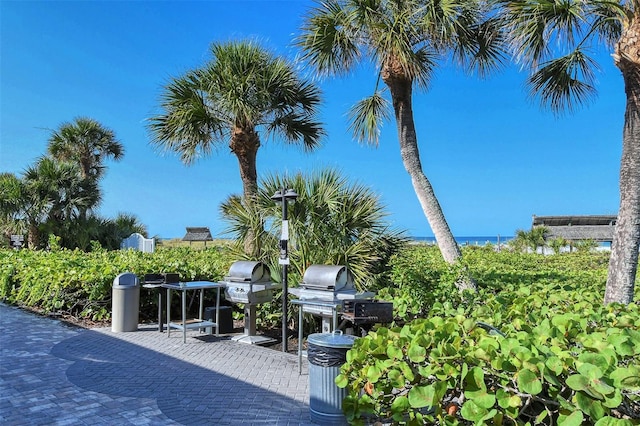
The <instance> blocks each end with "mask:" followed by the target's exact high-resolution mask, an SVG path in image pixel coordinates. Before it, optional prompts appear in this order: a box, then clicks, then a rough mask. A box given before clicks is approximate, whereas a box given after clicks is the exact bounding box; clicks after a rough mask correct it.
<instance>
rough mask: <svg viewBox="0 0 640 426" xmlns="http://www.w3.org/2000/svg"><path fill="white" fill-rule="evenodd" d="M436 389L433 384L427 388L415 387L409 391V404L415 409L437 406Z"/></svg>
mask: <svg viewBox="0 0 640 426" xmlns="http://www.w3.org/2000/svg"><path fill="white" fill-rule="evenodd" d="M435 397H436V387H435V386H434V385H433V384H431V385H427V386H414V387H412V388H411V390H410V391H409V404H410V405H411V407H413V408H423V407H433V406H434V405H436V403H437V401H435Z"/></svg>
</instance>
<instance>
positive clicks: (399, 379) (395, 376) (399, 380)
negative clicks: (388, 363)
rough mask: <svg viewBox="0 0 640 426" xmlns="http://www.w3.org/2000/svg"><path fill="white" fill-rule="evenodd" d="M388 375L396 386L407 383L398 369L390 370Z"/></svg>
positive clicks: (392, 384)
mask: <svg viewBox="0 0 640 426" xmlns="http://www.w3.org/2000/svg"><path fill="white" fill-rule="evenodd" d="M387 377H389V382H390V383H391V386H393V387H394V388H402V387H403V386H404V385H405V379H404V376H403V375H402V373H401V372H400V371H398V370H390V371H389V373H388V374H387Z"/></svg>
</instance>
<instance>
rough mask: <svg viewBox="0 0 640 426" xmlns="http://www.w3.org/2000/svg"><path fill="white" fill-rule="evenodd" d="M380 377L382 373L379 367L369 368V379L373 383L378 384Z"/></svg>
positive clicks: (371, 366) (372, 366)
mask: <svg viewBox="0 0 640 426" xmlns="http://www.w3.org/2000/svg"><path fill="white" fill-rule="evenodd" d="M380 376H382V372H381V371H380V369H379V368H378V367H377V366H375V365H370V366H369V368H367V379H368V380H369V381H370V382H371V383H376V382H377V381H378V380H379V379H380Z"/></svg>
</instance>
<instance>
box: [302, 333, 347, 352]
mask: <svg viewBox="0 0 640 426" xmlns="http://www.w3.org/2000/svg"><path fill="white" fill-rule="evenodd" d="M356 339H357V337H356V336H351V335H348V334H342V331H340V330H337V331H334V332H333V333H315V334H311V335H309V337H308V338H307V342H309V343H310V344H312V345H317V346H324V347H327V348H350V347H351V346H353V342H355V340H356Z"/></svg>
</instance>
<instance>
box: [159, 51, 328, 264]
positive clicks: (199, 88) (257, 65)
mask: <svg viewBox="0 0 640 426" xmlns="http://www.w3.org/2000/svg"><path fill="white" fill-rule="evenodd" d="M211 54H212V57H213V58H212V59H211V61H209V62H208V63H207V64H205V65H204V66H203V67H201V68H197V69H194V70H191V71H188V72H187V73H186V74H184V75H182V76H179V77H176V78H174V79H172V80H171V81H170V82H169V84H168V85H167V86H166V87H165V88H164V92H163V94H162V96H161V107H162V109H163V112H162V113H161V114H159V115H156V116H154V117H152V118H151V119H150V124H149V129H150V131H151V134H152V142H153V143H154V144H156V145H158V146H160V147H162V148H164V149H166V150H170V151H175V152H177V153H179V154H180V157H181V159H182V161H183V162H184V163H185V164H187V165H188V164H192V163H193V162H194V161H195V160H196V158H198V157H200V156H203V155H208V154H210V153H211V151H212V149H213V148H214V147H217V146H220V145H222V144H225V143H228V145H229V149H230V150H231V152H232V153H233V154H234V155H235V156H236V158H237V159H238V163H239V166H240V177H241V179H242V186H243V193H244V194H243V196H244V198H245V200H246V202H247V203H251V202H252V199H253V198H254V197H255V196H256V195H257V185H258V184H257V179H258V176H257V171H256V157H257V154H258V149H259V148H260V145H261V143H262V140H263V139H264V138H266V137H269V136H271V135H273V136H277V137H279V138H280V139H282V140H283V141H284V142H285V143H289V144H301V145H302V147H303V148H304V149H305V150H312V149H314V148H316V147H317V146H318V145H319V142H320V138H321V137H322V136H323V134H324V132H323V129H322V127H321V125H320V123H319V122H317V121H316V118H315V116H316V113H317V107H318V105H319V103H320V92H319V90H318V88H317V87H316V86H315V85H314V84H312V83H310V82H308V81H304V80H303V79H301V78H300V77H298V76H297V75H296V73H295V72H294V67H293V65H292V64H290V63H289V62H287V61H286V60H284V59H282V58H279V57H276V56H274V55H272V54H271V53H269V52H268V51H266V50H265V49H263V48H262V47H260V46H259V45H258V44H256V43H255V42H252V41H238V42H227V43H214V44H213V45H212V46H211ZM255 247H256V246H255V244H254V238H252V237H251V238H248V239H247V243H246V246H245V249H246V250H248V251H249V252H253V251H254V250H255Z"/></svg>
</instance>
